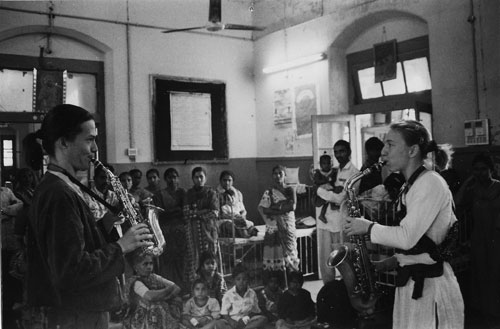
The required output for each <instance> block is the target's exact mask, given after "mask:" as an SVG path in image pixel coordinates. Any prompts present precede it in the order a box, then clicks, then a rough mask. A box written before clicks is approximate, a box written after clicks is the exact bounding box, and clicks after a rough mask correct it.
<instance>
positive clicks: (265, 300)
mask: <svg viewBox="0 0 500 329" xmlns="http://www.w3.org/2000/svg"><path fill="white" fill-rule="evenodd" d="M281 275H282V274H281V273H279V272H273V273H272V274H271V275H269V277H268V279H267V283H266V286H265V287H264V289H262V290H261V291H260V292H259V294H258V299H259V307H260V309H261V310H262V313H263V314H264V315H265V316H266V317H267V319H268V320H269V322H271V323H275V322H276V320H278V301H279V298H280V297H281V295H282V294H283V289H281V288H280V276H281Z"/></svg>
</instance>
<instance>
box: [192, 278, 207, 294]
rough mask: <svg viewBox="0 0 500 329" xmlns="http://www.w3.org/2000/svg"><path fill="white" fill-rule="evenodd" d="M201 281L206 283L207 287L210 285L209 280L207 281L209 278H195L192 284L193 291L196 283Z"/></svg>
mask: <svg viewBox="0 0 500 329" xmlns="http://www.w3.org/2000/svg"><path fill="white" fill-rule="evenodd" d="M200 283H201V284H204V285H205V287H208V282H207V280H205V279H202V278H198V279H195V280H194V281H193V283H192V284H191V291H194V287H196V285H197V284H200Z"/></svg>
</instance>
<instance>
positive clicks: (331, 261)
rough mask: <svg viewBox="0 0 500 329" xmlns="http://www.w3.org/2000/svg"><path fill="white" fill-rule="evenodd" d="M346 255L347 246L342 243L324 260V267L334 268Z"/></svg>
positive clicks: (347, 251)
mask: <svg viewBox="0 0 500 329" xmlns="http://www.w3.org/2000/svg"><path fill="white" fill-rule="evenodd" d="M347 255H349V247H348V246H347V245H345V244H343V245H341V246H340V247H338V248H336V249H334V250H333V251H332V252H331V253H330V255H329V256H328V259H327V260H326V267H328V268H335V267H337V266H339V264H340V263H342V262H343V261H344V260H345V259H346V257H347Z"/></svg>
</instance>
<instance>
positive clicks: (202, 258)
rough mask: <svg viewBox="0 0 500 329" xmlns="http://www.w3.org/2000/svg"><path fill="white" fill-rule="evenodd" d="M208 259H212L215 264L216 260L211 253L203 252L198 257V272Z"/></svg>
mask: <svg viewBox="0 0 500 329" xmlns="http://www.w3.org/2000/svg"><path fill="white" fill-rule="evenodd" d="M208 259H213V260H214V261H215V264H217V259H216V258H215V255H214V254H213V253H212V252H211V251H209V250H205V251H203V252H202V253H201V255H200V260H199V264H198V271H199V270H201V269H202V268H203V264H205V262H206V261H207V260H208Z"/></svg>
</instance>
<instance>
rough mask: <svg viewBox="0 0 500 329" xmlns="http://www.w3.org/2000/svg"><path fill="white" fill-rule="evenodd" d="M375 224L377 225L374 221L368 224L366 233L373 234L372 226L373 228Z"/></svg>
mask: <svg viewBox="0 0 500 329" xmlns="http://www.w3.org/2000/svg"><path fill="white" fill-rule="evenodd" d="M373 225H375V222H372V223H371V224H370V226H368V231H367V232H366V234H368V235H371V234H372V228H373Z"/></svg>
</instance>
